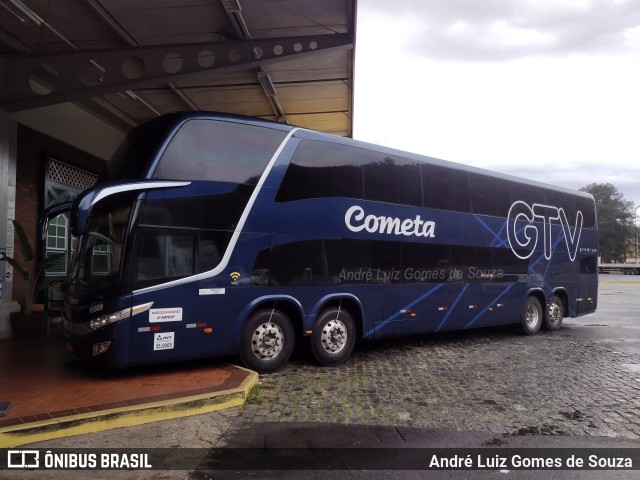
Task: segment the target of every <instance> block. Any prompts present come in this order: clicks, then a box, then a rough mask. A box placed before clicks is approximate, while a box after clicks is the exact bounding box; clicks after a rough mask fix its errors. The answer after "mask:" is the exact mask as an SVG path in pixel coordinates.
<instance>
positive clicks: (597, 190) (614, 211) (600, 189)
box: [580, 183, 635, 263]
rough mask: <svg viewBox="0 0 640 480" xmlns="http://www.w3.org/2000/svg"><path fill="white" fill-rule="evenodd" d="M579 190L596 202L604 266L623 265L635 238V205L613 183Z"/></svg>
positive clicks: (597, 184)
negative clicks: (632, 238)
mask: <svg viewBox="0 0 640 480" xmlns="http://www.w3.org/2000/svg"><path fill="white" fill-rule="evenodd" d="M580 190H582V191H583V192H587V193H590V194H591V195H593V198H594V199H595V201H596V212H597V214H598V254H599V255H600V258H601V260H602V262H603V263H610V262H624V261H625V260H626V257H627V240H628V239H629V238H630V237H631V236H632V235H634V233H633V227H632V225H633V221H634V217H635V205H634V203H633V202H631V201H628V200H625V199H624V196H623V195H622V193H620V192H619V191H618V189H617V188H616V187H615V186H613V185H612V184H610V183H591V184H589V185H587V186H586V187H582V188H581V189H580Z"/></svg>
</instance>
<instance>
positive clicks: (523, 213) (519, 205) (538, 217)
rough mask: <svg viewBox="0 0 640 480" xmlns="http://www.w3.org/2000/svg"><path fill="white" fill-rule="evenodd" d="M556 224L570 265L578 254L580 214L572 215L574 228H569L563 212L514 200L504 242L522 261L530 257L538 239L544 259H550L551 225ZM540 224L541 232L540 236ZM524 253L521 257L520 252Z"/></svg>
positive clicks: (581, 218) (581, 219)
mask: <svg viewBox="0 0 640 480" xmlns="http://www.w3.org/2000/svg"><path fill="white" fill-rule="evenodd" d="M554 222H555V223H560V225H561V226H562V231H563V233H564V240H565V242H566V244H567V252H568V253H569V259H570V260H571V261H572V262H573V261H574V260H575V259H576V253H577V252H578V244H579V243H580V234H581V233H582V222H583V216H582V212H581V211H578V212H577V213H576V221H575V225H574V226H573V227H571V226H570V225H569V221H568V219H567V214H566V213H565V211H564V209H562V208H558V207H553V206H550V205H541V204H539V203H534V204H533V206H529V205H528V204H527V203H525V202H523V201H520V200H518V201H517V202H514V203H513V204H512V205H511V208H510V209H509V215H508V218H507V239H508V240H509V246H510V247H511V250H512V251H513V253H514V255H515V256H516V257H518V258H521V259H523V260H525V259H527V258H529V257H531V255H533V252H534V251H535V250H536V248H537V246H538V241H539V240H540V237H541V236H542V238H543V242H544V258H546V259H547V260H549V259H551V255H552V253H553V252H552V247H553V242H552V238H551V230H552V229H551V225H552V224H553V223H554ZM540 224H542V232H540V228H541V227H540ZM523 250H524V251H525V252H526V253H524V254H523V253H522V251H523Z"/></svg>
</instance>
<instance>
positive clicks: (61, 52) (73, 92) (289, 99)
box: [0, 0, 356, 136]
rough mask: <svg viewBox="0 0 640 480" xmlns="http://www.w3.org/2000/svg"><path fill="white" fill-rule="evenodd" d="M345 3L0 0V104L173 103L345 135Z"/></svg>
mask: <svg viewBox="0 0 640 480" xmlns="http://www.w3.org/2000/svg"><path fill="white" fill-rule="evenodd" d="M355 15H356V0H189V1H185V0H155V1H148V0H64V1H60V0H2V1H0V108H2V109H4V110H6V111H8V112H21V111H25V110H29V109H34V108H39V107H45V106H49V105H55V104H61V103H65V102H74V103H75V104H79V105H81V106H82V108H83V109H85V110H88V111H90V112H91V113H92V115H95V116H97V117H99V118H102V119H104V120H107V121H108V122H109V123H110V124H111V125H116V126H117V127H118V128H119V129H121V130H123V131H127V130H129V129H130V128H132V127H133V126H135V125H138V124H139V123H141V122H143V121H146V120H149V119H151V118H154V117H156V116H158V115H161V114H164V113H168V112H172V111H180V110H194V111H198V110H201V111H218V112H226V113H236V114H243V115H249V116H254V117H261V118H268V119H272V120H276V121H280V122H286V123H290V124H292V125H298V126H302V127H306V128H311V129H314V130H320V131H324V132H329V133H333V134H336V135H342V136H351V134H352V111H353V69H354V67H353V65H354V61H353V56H354V42H355Z"/></svg>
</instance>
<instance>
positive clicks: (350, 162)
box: [276, 140, 369, 202]
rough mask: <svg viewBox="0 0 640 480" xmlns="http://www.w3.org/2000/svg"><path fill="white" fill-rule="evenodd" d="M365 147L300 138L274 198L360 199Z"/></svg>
mask: <svg viewBox="0 0 640 480" xmlns="http://www.w3.org/2000/svg"><path fill="white" fill-rule="evenodd" d="M368 153H369V152H367V151H366V150H362V149H360V148H357V149H356V148H353V147H348V146H346V145H340V144H337V143H330V142H319V141H314V140H303V141H302V142H300V145H299V146H298V148H297V149H296V152H295V154H294V156H293V159H292V160H291V164H290V165H289V168H288V169H287V173H286V174H285V176H284V179H283V180H282V185H281V186H280V190H279V191H278V195H277V197H276V201H278V202H290V201H294V200H302V199H305V198H322V197H347V198H363V196H364V186H363V179H362V165H363V158H362V156H363V155H366V154H368Z"/></svg>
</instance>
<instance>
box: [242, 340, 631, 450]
mask: <svg viewBox="0 0 640 480" xmlns="http://www.w3.org/2000/svg"><path fill="white" fill-rule="evenodd" d="M630 363H637V359H634V358H633V357H631V356H630V355H627V354H625V353H622V352H614V351H611V350H609V349H607V348H606V347H605V346H601V345H598V344H595V343H593V342H589V341H587V340H580V339H575V338H572V337H569V336H564V335H559V334H557V333H556V334H553V333H540V334H539V335H536V336H533V337H525V336H517V335H514V334H513V333H511V332H510V331H504V330H493V329H491V330H481V331H476V332H458V333H455V334H446V335H434V336H423V337H417V338H413V339H397V340H394V341H388V342H384V343H374V344H366V345H363V346H360V347H359V348H358V349H357V351H356V352H354V354H353V355H352V356H351V358H350V359H349V360H348V361H347V362H346V363H345V364H343V365H339V366H337V367H331V368H328V367H319V366H315V365H314V364H312V363H310V361H309V360H308V359H302V360H295V359H294V360H293V361H291V362H290V364H289V365H288V366H287V367H285V369H283V370H282V371H280V372H277V373H273V374H269V375H262V376H261V378H260V382H261V384H262V387H263V388H262V389H260V391H259V393H258V395H257V396H256V398H253V399H251V400H250V401H249V403H247V405H246V406H245V407H244V409H243V411H242V413H241V414H240V421H241V422H242V423H243V424H250V423H253V422H263V421H265V420H268V421H270V422H291V421H312V422H335V423H350V424H366V425H394V426H415V427H432V428H453V429H456V430H481V431H490V432H494V433H502V434H518V435H524V434H529V433H530V434H536V435H594V436H603V435H604V436H610V437H621V438H629V439H635V438H638V437H639V436H640V418H639V417H638V405H639V402H640V386H639V385H638V384H637V382H636V378H637V374H634V373H633V372H631V371H629V370H628V369H626V368H625V367H624V364H630ZM256 404H259V406H258V407H257V408H256Z"/></svg>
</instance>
